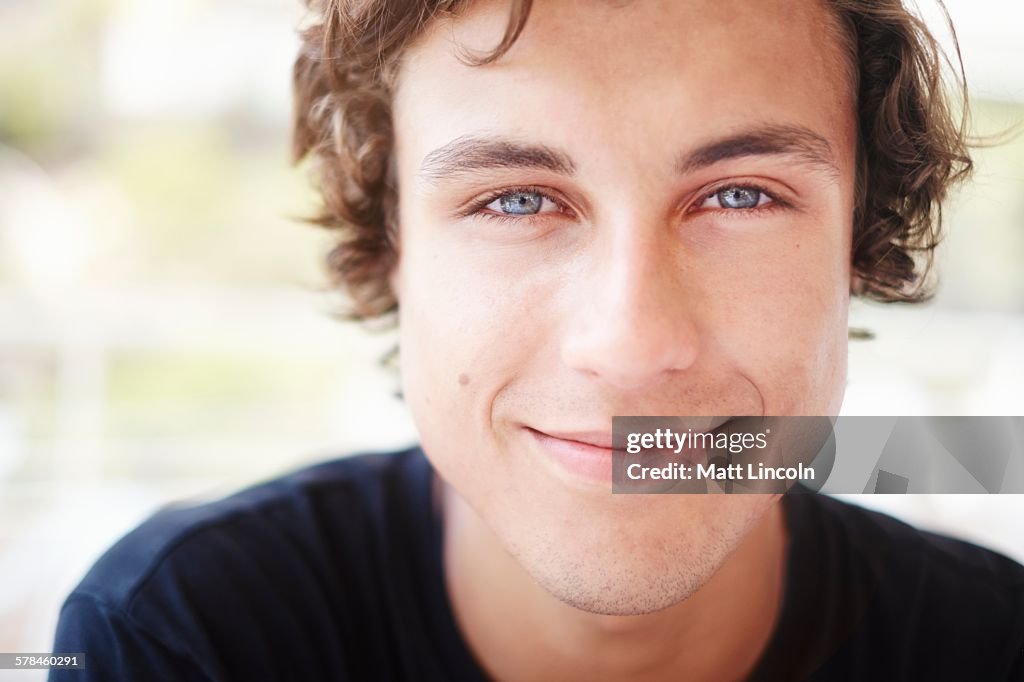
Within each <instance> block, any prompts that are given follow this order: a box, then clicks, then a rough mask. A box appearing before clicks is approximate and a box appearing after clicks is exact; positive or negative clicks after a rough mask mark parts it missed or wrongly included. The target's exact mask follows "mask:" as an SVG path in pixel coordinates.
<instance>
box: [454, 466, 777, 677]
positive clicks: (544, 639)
mask: <svg viewBox="0 0 1024 682" xmlns="http://www.w3.org/2000/svg"><path fill="white" fill-rule="evenodd" d="M442 485H443V484H442ZM442 499H443V515H444V538H445V540H444V564H445V577H446V581H447V584H448V593H449V595H450V598H451V601H452V608H453V610H454V612H455V616H456V619H457V621H458V623H459V626H460V629H461V631H462V633H463V636H464V637H465V638H466V641H467V643H468V644H469V647H470V649H472V651H473V653H474V654H475V655H476V657H477V660H478V661H479V662H480V663H481V665H482V666H483V667H484V669H485V670H486V671H487V672H488V674H489V675H491V676H492V677H493V678H494V679H499V680H527V679H528V680H548V679H550V680H561V679H587V678H592V677H594V678H597V677H599V678H601V679H605V680H615V679H622V680H627V679H628V680H649V681H652V682H653V681H655V680H661V679H680V674H681V673H683V674H684V676H685V679H688V680H726V679H743V678H744V677H746V676H747V675H748V674H749V673H750V672H751V671H752V669H753V668H754V666H755V665H756V664H757V661H758V659H759V658H760V657H761V654H762V653H763V652H764V649H765V648H766V647H767V644H768V641H769V639H770V638H771V634H772V631H773V629H774V624H775V621H776V618H777V616H778V612H779V609H780V607H781V596H782V587H783V579H784V576H785V546H786V530H785V524H784V519H783V513H782V509H781V505H778V504H775V505H773V506H772V507H771V509H770V511H769V512H768V513H766V514H765V516H764V517H763V518H762V519H761V520H760V521H759V522H758V524H757V525H756V526H755V527H754V528H753V529H752V530H751V531H750V533H749V534H748V535H747V537H746V538H745V539H744V540H743V541H742V542H741V543H740V545H739V546H738V547H737V549H736V550H735V551H734V552H733V553H732V554H731V555H730V556H729V557H728V558H727V559H726V561H725V563H723V564H722V566H721V567H720V568H719V569H718V571H717V572H716V573H715V574H714V575H713V576H712V577H711V579H710V580H708V582H707V583H705V584H704V586H703V587H701V588H700V589H699V590H698V591H697V592H695V593H694V594H693V595H691V596H690V597H689V598H687V599H685V600H683V601H681V602H679V603H677V604H674V605H673V606H670V607H668V608H666V609H663V610H661V611H657V612H654V613H650V614H644V615H638V616H607V615H599V614H593V613H588V612H585V611H581V610H579V609H576V608H574V607H571V606H569V605H567V604H564V603H563V602H561V601H559V600H558V599H556V598H555V597H553V596H552V595H551V594H550V593H548V592H547V591H545V590H544V589H543V588H542V587H540V586H539V585H538V584H537V583H536V582H535V581H534V580H533V579H532V578H531V577H530V576H529V574H527V573H526V572H525V571H524V570H523V568H522V566H521V565H520V564H519V563H518V562H517V561H516V560H515V559H514V558H513V557H512V556H510V555H509V554H508V553H507V552H506V551H505V549H504V548H503V547H502V546H501V544H500V543H499V541H498V539H497V537H495V535H494V534H493V533H492V532H491V530H490V528H489V527H488V526H487V525H486V524H485V523H484V522H483V521H482V520H481V519H480V518H479V516H477V514H476V513H475V512H474V511H473V510H472V508H471V507H470V506H469V505H468V504H466V502H465V501H464V500H463V499H462V498H461V496H459V495H458V493H456V492H455V491H454V490H453V489H451V488H450V487H449V486H447V485H444V490H443V497H442Z"/></svg>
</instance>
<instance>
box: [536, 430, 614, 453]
mask: <svg viewBox="0 0 1024 682" xmlns="http://www.w3.org/2000/svg"><path fill="white" fill-rule="evenodd" d="M531 430H533V431H536V432H537V433H540V434H542V435H545V436H550V437H552V438H558V439H559V440H572V441H576V442H577V443H584V444H585V445H593V446H594V447H596V448H605V449H606V450H611V449H612V434H611V432H610V431H543V430H541V429H531Z"/></svg>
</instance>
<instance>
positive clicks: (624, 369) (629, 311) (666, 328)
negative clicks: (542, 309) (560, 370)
mask: <svg viewBox="0 0 1024 682" xmlns="http://www.w3.org/2000/svg"><path fill="white" fill-rule="evenodd" d="M635 228H636V226H635V225H625V226H624V227H623V229H621V230H618V231H617V234H613V236H610V237H608V238H607V239H596V240H595V244H594V246H593V251H592V253H591V254H589V255H588V256H587V257H586V258H585V263H586V266H585V269H586V273H585V275H584V276H583V277H578V278H575V280H574V281H575V283H576V286H577V289H576V291H575V292H574V294H575V295H574V298H573V304H574V308H573V311H572V312H571V313H570V314H569V316H568V317H567V318H566V321H565V327H564V330H563V334H562V338H561V355H562V360H563V362H565V364H566V365H567V366H569V367H571V368H573V369H576V370H578V371H581V372H585V373H587V374H589V375H592V376H593V377H595V378H597V379H599V380H601V381H603V382H606V383H607V384H609V385H610V386H612V387H614V388H617V389H621V390H635V389H640V388H645V387H650V386H653V385H655V384H656V383H657V382H660V381H663V380H664V379H665V378H666V376H667V375H669V374H670V373H673V372H678V371H682V370H686V369H687V368H689V367H691V366H692V365H693V363H694V362H695V361H696V359H697V354H698V351H699V346H698V340H699V337H698V325H697V319H696V315H695V313H696V309H695V307H694V306H695V301H693V300H692V292H691V298H688V296H687V293H688V290H689V287H688V286H687V284H686V280H687V277H688V275H687V273H686V272H685V269H684V267H683V265H684V264H683V263H681V262H680V255H679V250H678V248H673V245H672V244H671V242H670V241H669V240H671V239H672V235H661V234H655V233H654V231H653V230H649V231H647V233H646V234H645V233H644V232H643V231H641V230H639V229H635Z"/></svg>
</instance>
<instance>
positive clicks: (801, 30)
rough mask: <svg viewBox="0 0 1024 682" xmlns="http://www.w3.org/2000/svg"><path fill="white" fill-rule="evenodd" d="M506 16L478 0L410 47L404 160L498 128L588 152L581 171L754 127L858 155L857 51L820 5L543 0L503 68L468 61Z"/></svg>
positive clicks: (780, 0) (404, 86)
mask: <svg viewBox="0 0 1024 682" xmlns="http://www.w3.org/2000/svg"><path fill="white" fill-rule="evenodd" d="M507 21H508V3H507V2H505V1H502V0H478V1H477V2H473V3H470V4H469V5H468V6H467V7H466V8H465V10H464V11H462V12H461V13H460V14H459V15H457V16H456V17H450V18H449V17H446V18H444V19H438V20H435V21H434V22H433V23H432V24H431V25H430V26H429V27H428V29H427V31H425V32H424V34H423V35H421V36H420V37H419V38H418V39H417V40H416V41H415V42H414V43H413V44H411V45H410V46H409V48H407V50H406V53H405V55H404V57H403V63H402V66H401V68H400V70H399V80H398V88H397V90H396V95H395V101H394V116H395V122H396V131H395V132H396V145H397V148H398V150H399V157H400V158H403V157H404V162H406V163H412V162H413V161H414V160H415V161H417V162H418V161H419V160H421V159H422V158H423V156H425V155H426V154H428V153H429V152H430V150H431V149H434V148H436V147H438V146H440V145H443V144H445V143H447V142H449V141H451V140H452V139H455V138H457V137H459V136H462V135H466V134H467V133H468V134H476V133H499V134H510V135H514V136H519V137H527V138H529V139H540V140H544V141H548V142H551V143H556V144H558V145H559V146H561V147H564V148H568V149H574V150H578V151H579V152H581V153H582V154H583V159H582V161H581V163H580V165H581V166H584V168H583V170H586V168H585V166H586V165H587V164H588V163H590V164H591V165H594V164H601V163H602V162H603V161H604V160H610V159H611V158H614V159H615V162H616V163H619V164H622V163H627V164H628V163H629V162H630V160H633V161H636V162H637V163H638V164H639V165H642V166H645V167H650V166H651V161H652V160H653V159H652V151H653V148H654V147H656V146H657V147H664V149H665V151H666V153H667V152H668V151H669V148H672V151H673V152H675V151H677V149H676V148H675V147H673V145H675V146H678V145H679V144H683V143H685V141H686V140H687V139H701V138H712V137H715V136H720V135H722V134H723V133H727V132H730V131H732V130H736V129H744V128H747V127H749V126H750V125H751V124H752V123H756V124H760V125H797V126H802V127H805V128H807V129H809V130H812V131H815V132H817V133H818V134H820V135H821V136H822V137H825V138H826V139H828V140H830V141H831V142H833V146H834V147H836V148H837V152H838V154H837V155H838V156H840V157H841V156H842V155H843V153H844V151H848V150H849V149H852V146H853V140H852V136H851V135H850V134H849V133H850V129H851V128H852V119H853V98H852V92H851V88H850V85H849V82H848V78H847V75H846V74H847V67H846V56H845V54H844V51H843V48H842V44H841V40H840V38H839V35H840V33H839V31H838V29H837V28H836V25H835V23H834V21H833V19H832V16H831V14H830V13H829V11H828V10H827V9H826V8H825V7H824V6H823V5H822V4H821V3H820V2H819V1H818V0H750V1H742V0H740V1H736V2H727V3H726V2H720V1H718V0H709V1H705V0H630V1H628V2H609V1H607V0H537V1H536V2H535V3H534V6H533V9H532V11H531V13H530V17H529V20H528V22H527V24H526V27H525V29H524V31H523V33H522V35H521V36H520V37H519V39H518V40H517V41H516V43H515V44H514V45H513V46H512V48H511V50H509V52H508V53H506V54H505V55H503V56H502V57H501V58H499V59H498V61H497V62H495V63H493V64H490V65H486V66H469V65H466V64H463V63H462V62H461V61H460V60H459V55H460V54H461V52H460V50H462V49H470V50H475V51H478V52H481V53H483V52H487V51H489V50H490V49H491V48H493V47H494V46H495V45H497V44H498V42H499V41H500V38H501V36H502V35H503V33H504V30H505V27H506V24H507ZM836 143H838V144H836ZM851 153H852V152H851Z"/></svg>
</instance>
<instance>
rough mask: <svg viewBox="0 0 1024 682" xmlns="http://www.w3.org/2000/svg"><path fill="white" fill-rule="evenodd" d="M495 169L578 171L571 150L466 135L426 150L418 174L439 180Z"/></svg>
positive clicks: (424, 177)
mask: <svg viewBox="0 0 1024 682" xmlns="http://www.w3.org/2000/svg"><path fill="white" fill-rule="evenodd" d="M494 169H515V170H523V169H533V170H547V171H551V172H553V173H558V174H560V175H572V174H574V173H575V172H576V167H575V165H573V162H572V159H571V158H569V155H568V154H566V153H565V152H562V151H559V150H557V149H553V148H551V147H548V146H545V145H535V144H523V143H520V142H515V141H513V140H507V139H501V138H484V137H478V136H474V135H464V136H462V137H457V138H455V139H454V140H452V141H451V142H449V143H447V144H445V145H443V146H441V147H438V148H437V149H435V150H434V151H432V152H430V153H429V154H427V156H426V157H425V158H424V159H423V163H422V164H420V170H419V175H420V177H422V178H423V179H425V180H429V181H437V180H441V179H442V178H447V177H449V176H453V175H462V174H466V173H472V172H474V171H479V170H494Z"/></svg>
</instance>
